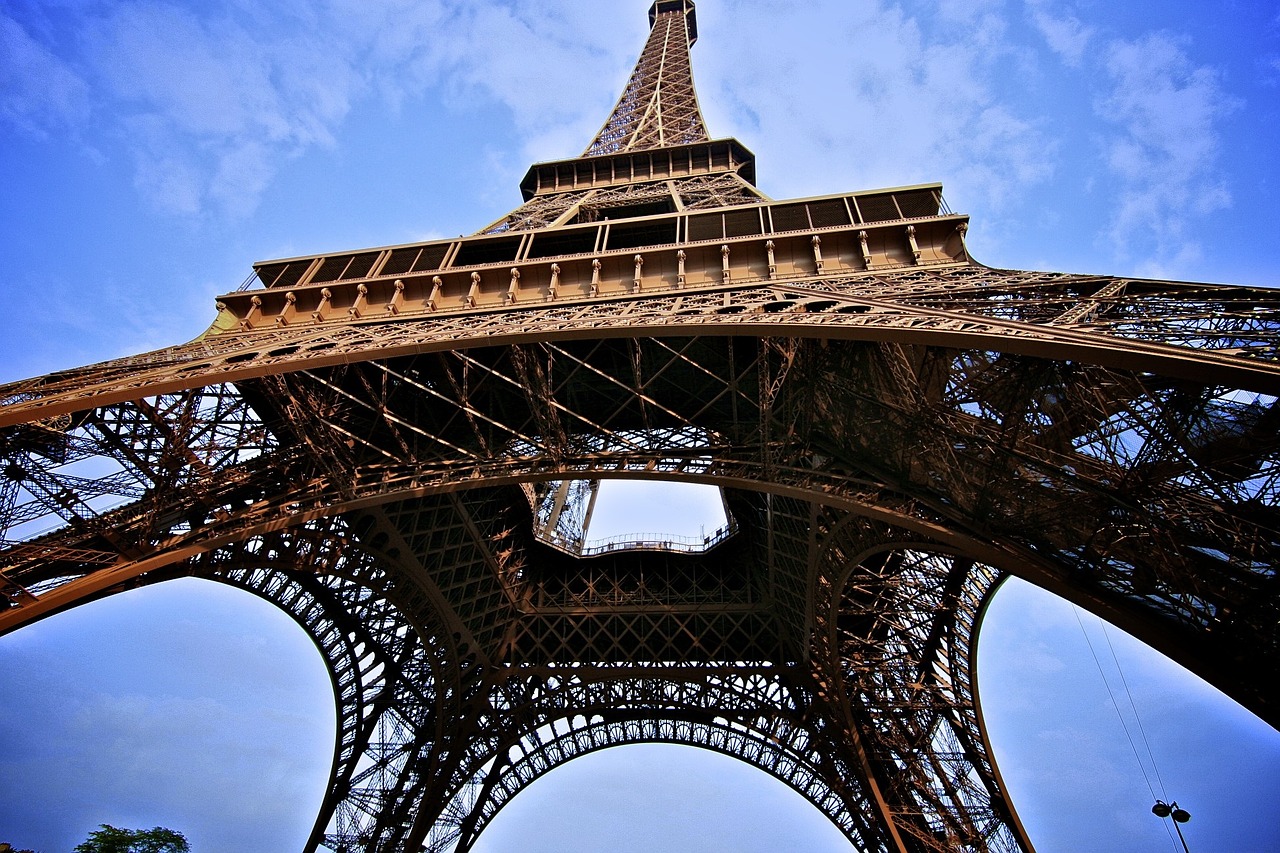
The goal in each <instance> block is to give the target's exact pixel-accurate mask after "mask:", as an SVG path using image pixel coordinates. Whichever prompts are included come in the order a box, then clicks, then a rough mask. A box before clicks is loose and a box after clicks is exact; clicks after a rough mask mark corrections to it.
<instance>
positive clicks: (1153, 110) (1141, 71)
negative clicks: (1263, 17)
mask: <svg viewBox="0 0 1280 853" xmlns="http://www.w3.org/2000/svg"><path fill="white" fill-rule="evenodd" d="M1185 43H1186V41H1185V40H1184V39H1179V38H1177V37H1175V36H1172V35H1169V34H1166V33H1155V34H1152V35H1148V36H1146V37H1145V38H1142V39H1139V40H1137V41H1116V42H1113V43H1112V44H1111V46H1110V48H1109V50H1108V51H1107V60H1106V70H1107V73H1108V75H1109V77H1110V80H1111V89H1110V91H1109V93H1108V94H1107V96H1106V97H1105V98H1102V99H1101V100H1099V101H1098V102H1097V104H1096V107H1095V108H1096V111H1097V113H1098V115H1099V116H1100V117H1101V118H1103V119H1104V120H1105V121H1107V122H1109V123H1111V124H1113V125H1116V126H1118V128H1119V133H1118V134H1117V135H1115V136H1113V137H1111V138H1109V139H1107V140H1106V141H1105V142H1104V146H1105V157H1106V163H1107V166H1108V168H1109V170H1110V172H1111V174H1112V176H1113V177H1114V179H1115V180H1116V181H1117V182H1118V187H1117V190H1116V192H1114V193H1113V196H1114V197H1115V198H1116V199H1117V206H1116V210H1115V213H1114V215H1113V217H1112V221H1111V240H1112V243H1113V246H1114V248H1115V250H1116V252H1117V254H1118V255H1120V256H1121V257H1124V258H1128V257H1134V256H1138V255H1140V254H1143V253H1145V254H1146V255H1147V256H1148V257H1147V260H1146V261H1145V263H1144V267H1145V272H1146V273H1147V274H1149V275H1159V274H1161V273H1162V271H1163V270H1165V269H1176V268H1177V267H1178V266H1180V265H1183V264H1186V263H1189V262H1190V261H1193V260H1194V259H1195V258H1196V257H1198V253H1199V251H1200V248H1199V245H1198V244H1197V242H1196V240H1195V238H1194V235H1193V234H1192V231H1191V227H1190V226H1191V223H1192V222H1193V221H1194V220H1195V219H1196V218H1197V217H1200V216H1205V215H1208V214H1210V213H1213V212H1214V211H1217V210H1221V209H1223V208H1225V207H1228V206H1229V205H1230V204H1231V195H1230V193H1229V192H1228V190H1227V187H1226V182H1225V178H1224V177H1223V175H1222V173H1221V171H1220V170H1219V168H1218V165H1217V157H1218V150H1219V147H1220V142H1221V139H1220V130H1219V123H1220V122H1221V121H1222V120H1223V119H1224V118H1225V117H1226V116H1227V115H1229V114H1230V113H1232V112H1234V111H1235V110H1236V109H1238V108H1239V107H1240V102H1239V101H1238V100H1237V99H1235V98H1233V97H1231V96H1230V95H1229V94H1227V92H1226V91H1225V89H1224V86H1223V83H1222V79H1221V75H1220V73H1219V72H1218V71H1216V70H1215V69H1213V68H1209V67H1204V66H1196V65H1194V64H1193V63H1192V61H1191V60H1190V59H1189V58H1188V56H1187V54H1186V52H1185V51H1184V49H1183V46H1184V44H1185Z"/></svg>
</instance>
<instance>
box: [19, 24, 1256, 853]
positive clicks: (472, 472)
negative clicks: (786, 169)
mask: <svg viewBox="0 0 1280 853" xmlns="http://www.w3.org/2000/svg"><path fill="white" fill-rule="evenodd" d="M693 15H694V10H693V4H692V3H691V2H687V0H685V1H684V2H661V3H657V4H655V6H654V9H653V12H652V20H653V24H654V31H653V32H654V35H653V36H652V38H651V40H650V42H649V45H648V46H647V47H646V49H645V54H644V56H643V57H642V59H641V62H640V66H639V68H638V69H637V74H636V76H635V77H633V80H632V83H631V84H629V86H628V90H627V94H625V95H624V97H623V101H622V104H621V105H620V107H619V110H618V112H617V113H616V114H615V117H614V118H613V119H611V120H610V124H609V125H607V126H606V133H604V134H602V137H601V138H602V140H604V139H609V140H612V141H610V142H608V143H607V147H606V148H604V149H602V150H601V151H599V152H597V151H595V147H596V145H602V144H605V143H602V142H600V141H597V143H596V144H594V145H593V149H592V152H589V153H592V154H593V156H589V157H586V158H580V159H579V160H575V161H567V162H565V163H553V164H542V165H540V166H537V167H535V168H534V169H533V170H531V172H530V176H529V177H528V178H526V181H525V184H524V189H525V193H526V199H527V203H526V205H525V206H524V207H522V208H520V209H519V210H517V211H516V212H515V213H513V214H512V215H511V216H509V217H507V218H505V219H503V220H501V221H500V222H499V223H498V224H497V225H495V226H492V227H491V228H489V229H486V230H485V231H484V232H481V233H480V234H478V235H476V236H474V237H471V238H462V239H459V240H456V241H440V242H433V243H424V244H417V245H413V246H394V247H388V248H385V249H376V250H367V251H363V252H354V253H340V254H335V255H327V256H322V257H315V258H295V259H287V260H282V261H276V262H269V263H264V264H260V265H258V266H257V268H256V272H257V275H258V278H259V279H260V280H261V283H262V285H263V287H262V288H258V289H253V290H246V291H243V292H237V293H234V294H227V295H226V296H224V297H223V299H222V303H221V308H220V311H219V315H218V318H217V320H216V321H215V323H214V325H213V327H212V328H211V329H210V330H209V332H208V333H206V334H205V335H204V336H202V337H201V338H200V339H199V340H197V341H194V342H191V343H188V344H183V345H179V346H175V347H171V348H168V349H165V350H160V351H158V352H154V353H150V354H147V355H143V356H138V357H134V358H129V359H122V360H119V361H114V362H110V363H106V364H101V365H95V366H91V367H86V368H83V369H79V370H73V371H67V372H64V373H60V374H55V375H51V376H45V377H40V378H37V379H33V380H29V381H25V382H17V383H13V384H11V385H8V386H5V387H3V388H0V456H2V457H3V461H2V464H3V470H2V476H0V529H3V540H2V541H0V593H3V596H4V598H3V604H4V609H3V610H0V631H8V630H13V629H16V628H18V627H20V626H22V625H25V624H29V623H30V622H32V621H34V620H37V619H40V618H43V617H45V616H48V615H50V614H53V613H57V612H60V611H62V610H65V609H67V608H70V607H74V606H76V605H77V604H80V603H82V602H85V601H90V600H93V599H95V598H98V597H101V596H104V595H110V594H113V593H116V592H119V591H122V590H126V589H130V588H133V587H134V586H137V585H139V584H146V583H156V582H160V581H164V580H167V579H169V578H173V577H177V576H196V577H202V578H209V579H213V580H217V581H221V582H224V583H229V584H233V585H236V586H239V587H241V588H244V589H247V590H249V591H251V592H254V593H256V594H258V595H260V596H262V597H263V598H265V599H267V600H269V601H271V602H273V603H275V604H276V605H277V606H279V607H280V608H281V609H283V610H284V611H286V612H287V613H289V614H290V615H291V616H292V617H293V618H294V619H295V620H296V621H297V622H298V624H300V625H301V626H302V627H303V629H304V630H306V631H307V632H308V633H309V634H310V635H311V636H312V637H313V638H314V640H315V642H316V645H317V647H318V648H319V649H320V651H321V653H322V655H323V657H324V659H325V661H326V663H327V665H328V667H329V671H330V674H331V676H332V678H333V685H334V692H335V697H336V700H337V716H338V732H337V743H336V746H335V753H334V762H333V768H332V774H331V777H330V780H329V784H328V786H327V788H326V795H325V798H324V802H323V806H322V810H321V813H320V815H319V818H318V820H317V822H316V825H315V830H314V832H313V833H312V835H311V838H310V840H309V841H308V844H307V848H306V850H307V851H317V850H329V851H335V853H339V852H340V853H347V852H348V851H370V852H372V851H380V852H382V851H405V850H410V851H419V850H431V851H449V850H453V851H466V850H469V849H471V847H472V846H473V845H474V843H475V841H476V839H477V838H478V837H479V835H480V833H481V832H482V831H483V830H484V828H485V827H486V826H487V825H488V824H489V822H490V821H492V820H493V818H494V816H495V815H496V814H497V813H498V811H499V810H500V809H501V808H502V806H503V805H504V804H506V803H507V802H509V801H510V800H511V799H512V798H513V797H514V796H516V795H517V794H518V793H519V792H520V791H522V790H523V789H524V788H525V787H527V786H528V785H529V784H531V783H532V782H533V781H535V780H537V779H538V778H540V777H541V776H542V774H544V773H546V772H547V771H548V770H550V769H552V768H554V767H557V766H559V765H560V764H562V763H564V762H565V761H569V760H571V759H573V758H575V757H577V756H580V755H584V754H587V753H590V752H592V751H595V750H599V749H603V748H606V747H610V746H617V745H620V744H628V743H642V742H667V743H678V744H689V745H694V746H698V747H702V748H705V749H710V750H715V751H718V752H721V753H724V754H726V755H730V756H733V757H736V758H738V759H741V760H742V761H744V762H747V763H749V764H751V765H753V766H756V767H759V768H760V769H762V770H764V771H765V772H767V773H770V774H772V775H774V776H776V777H777V778H778V779H781V780H782V781H783V782H785V783H786V784H788V785H790V786H791V787H792V788H794V789H795V790H796V791H798V792H799V793H800V794H801V795H803V796H804V797H806V798H807V799H808V800H809V801H810V802H811V803H813V804H814V806H815V807H816V808H818V809H819V810H820V811H821V812H822V813H823V814H825V815H826V816H827V817H829V818H830V819H831V820H832V821H833V822H834V823H835V824H836V825H837V826H838V827H839V828H840V829H841V830H842V831H843V832H844V833H845V835H846V836H848V838H849V840H850V842H851V843H852V844H853V845H854V846H855V847H856V848H857V849H860V850H865V851H885V853H918V851H973V852H974V853H977V852H978V851H1030V850H1031V849H1032V848H1031V843H1030V841H1029V840H1028V839H1027V838H1026V836H1025V833H1024V832H1023V830H1022V828H1021V826H1020V825H1019V823H1018V820H1017V817H1016V814H1015V813H1014V810H1013V808H1012V805H1011V804H1010V802H1009V800H1008V797H1007V795H1006V792H1005V790H1004V786H1003V784H1002V782H1001V779H1000V775H999V773H998V770H997V768H996V766H995V764H994V762H993V760H992V758H991V753H990V747H989V745H988V743H987V739H986V736H985V732H984V730H983V726H982V718H981V714H980V712H979V708H978V703H977V697H976V695H975V680H974V671H973V666H974V652H975V648H976V637H977V632H978V629H979V626H980V623H981V619H982V614H983V612H984V608H985V607H986V605H987V602H988V601H989V600H990V597H991V595H992V594H993V593H994V591H995V590H996V588H997V587H998V585H999V583H1000V581H1001V579H1002V578H1003V577H1005V576H1006V575H1007V574H1010V573H1012V574H1017V575H1019V576H1021V577H1024V578H1027V579H1029V580H1031V581H1032V582H1034V583H1037V584H1039V585H1041V586H1043V587H1045V588H1047V589H1050V590H1052V591H1054V592H1057V593H1059V594H1060V595H1063V596H1065V597H1066V598H1068V599H1070V600H1072V601H1074V602H1076V603H1078V604H1080V605H1082V606H1084V607H1086V608H1088V609H1090V610H1092V611H1093V612H1095V613H1098V614H1100V615H1102V616H1104V617H1106V618H1108V619H1110V620H1112V621H1114V622H1116V623H1117V624H1119V625H1121V626H1123V627H1124V628H1126V629H1127V630H1129V631H1131V632H1132V633H1134V634H1136V635H1137V636H1139V637H1141V638H1143V639H1145V640H1147V641H1148V642H1150V643H1151V644H1152V645H1154V646H1156V647H1157V648H1159V649H1161V650H1163V651H1164V652H1166V653H1167V654H1170V655H1171V656H1172V657H1174V658H1175V659H1177V660H1179V661H1180V662H1182V663H1183V664H1185V665H1187V666H1188V667H1190V668H1191V669H1192V670H1194V671H1196V672H1198V673H1200V674H1201V675H1203V676H1204V677H1206V678H1207V679H1208V680H1210V681H1211V682H1213V683H1215V684H1217V685H1218V686H1219V687H1221V688H1222V689H1223V690H1225V691H1226V692H1227V693H1228V694H1230V695H1232V696H1233V697H1235V698H1236V699H1238V700H1239V701H1241V702H1242V703H1244V704H1245V705H1246V706H1248V707H1249V708H1251V709H1253V710H1254V711H1256V712H1257V713H1258V714H1260V715H1261V716H1263V717H1264V718H1265V719H1267V720H1269V721H1270V722H1272V723H1273V724H1274V723H1276V722H1277V721H1278V720H1280V689H1278V688H1277V687H1276V685H1275V682H1274V679H1270V678H1266V677H1262V675H1261V674H1264V673H1270V672H1275V671H1276V669H1277V667H1278V666H1280V632H1278V631H1277V627H1276V626H1277V625H1278V624H1280V597H1278V596H1277V594H1276V592H1277V590H1276V585H1277V582H1278V581H1277V576H1276V566H1277V556H1278V554H1280V510H1278V506H1280V500H1278V499H1280V465H1278V464H1277V457H1278V455H1280V429H1278V428H1277V427H1278V426H1280V407H1277V402H1276V394H1277V393H1278V392H1280V353H1278V352H1277V341H1278V340H1280V298H1278V297H1277V295H1276V293H1275V292H1274V291H1269V290H1263V289H1250V288H1241V287H1229V286H1221V285H1200V284H1188V283H1179V282H1164V281H1149V280H1134V279H1122V278H1113V277H1104V276H1078V275H1065V274H1058V273H1036V272H1023V271H1010V270H998V269H991V268H988V267H985V266H982V265H980V264H978V263H976V262H974V261H973V260H972V259H971V258H970V257H969V255H968V253H967V250H966V248H965V242H964V237H965V231H966V229H967V220H966V219H965V217H963V216H957V215H954V214H952V213H950V212H949V211H948V210H947V209H946V207H945V205H944V204H943V203H942V199H941V196H940V188H938V187H936V186H932V185H931V186H925V187H907V188H901V189H896V190H887V191H876V192H869V193H855V194H850V195H844V196H829V197H824V198H819V199H803V200H793V201H787V202H773V201H771V200H768V199H766V198H764V196H763V195H761V194H759V193H758V192H757V191H755V190H754V187H753V186H752V183H751V182H752V179H753V178H752V176H753V168H754V167H753V165H752V163H751V158H750V154H749V152H746V150H745V149H743V148H742V147H741V146H740V145H738V144H737V143H736V142H732V141H707V140H706V139H705V136H704V135H699V134H701V133H702V131H701V127H702V125H701V121H700V119H699V120H698V121H697V122H692V121H691V120H690V118H689V114H688V113H687V112H681V111H680V109H678V108H677V107H675V106H673V103H674V102H676V101H678V102H679V103H681V104H684V105H685V107H688V108H690V109H693V110H694V111H695V112H696V99H694V98H693V96H692V88H691V86H692V84H691V77H689V75H688V62H687V61H688V55H687V54H688V50H687V48H688V46H689V43H690V42H691V37H690V36H691V34H692V33H693V32H694V31H695V28H694V25H693ZM673 39H674V41H673ZM663 75H671V76H670V78H668V77H666V76H663ZM685 84H688V86H689V91H688V93H685V94H681V92H683V90H682V89H681V88H680V86H683V85H685ZM677 95H679V97H676V96H677ZM690 105H692V106H690ZM642 106H643V109H642ZM637 116H640V117H639V118H637ZM654 122H656V123H657V124H656V125H655V124H654ZM668 122H674V124H665V123H668ZM664 127H665V129H664ZM691 127H696V128H697V129H698V132H697V133H696V134H695V133H693V132H692V131H690V130H689V128H691ZM609 128H615V129H614V130H612V131H611V130H609ZM641 131H643V132H644V133H645V134H656V136H654V137H652V138H649V137H646V138H647V139H649V141H647V142H640V141H637V140H640V139H641V135H640V134H641ZM655 139H656V140H657V141H656V142H655V141H654V140H655ZM627 140H630V141H627ZM645 145H648V146H654V145H656V146H659V147H657V148H651V150H644V151H640V152H639V153H637V151H636V150H635V149H638V148H642V147H644V146H645ZM606 478H636V479H661V480H668V481H673V482H692V483H703V484H711V485H715V486H719V487H720V488H721V489H722V490H723V494H724V498H725V505H726V508H727V510H728V514H729V517H730V524H729V526H728V527H726V528H725V529H724V530H722V531H719V532H717V533H716V534H714V535H711V536H708V537H706V539H705V541H703V542H700V543H696V542H695V543H677V542H673V541H670V540H667V541H661V540H658V541H633V542H627V543H610V544H607V545H605V546H600V547H591V545H590V543H587V542H585V541H584V540H583V536H582V529H583V527H584V526H585V524H586V521H585V519H586V517H587V516H588V515H589V513H590V507H589V501H590V500H591V496H592V495H593V494H594V487H593V485H592V484H594V483H596V482H598V481H599V480H601V479H606ZM584 503H585V504H586V505H585V506H584Z"/></svg>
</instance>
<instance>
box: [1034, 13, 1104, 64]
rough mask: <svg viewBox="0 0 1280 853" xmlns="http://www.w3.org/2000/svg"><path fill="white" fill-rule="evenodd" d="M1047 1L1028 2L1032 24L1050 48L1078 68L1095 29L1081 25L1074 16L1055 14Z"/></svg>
mask: <svg viewBox="0 0 1280 853" xmlns="http://www.w3.org/2000/svg"><path fill="white" fill-rule="evenodd" d="M1048 5H1049V4H1048V2H1047V0H1027V11H1028V13H1029V14H1030V16H1031V22H1032V23H1033V24H1035V26H1036V29H1038V30H1039V31H1040V34H1041V35H1042V36H1044V39H1045V41H1046V42H1048V44H1049V48H1050V49H1051V50H1052V51H1053V52H1054V53H1056V54H1058V56H1060V57H1062V60H1063V61H1064V62H1066V63H1067V64H1068V65H1071V66H1073V67H1074V66H1078V65H1079V64H1080V60H1081V59H1083V58H1084V52H1085V49H1086V48H1087V47H1088V46H1089V41H1090V40H1091V39H1092V38H1093V35H1094V29H1093V28H1092V27H1089V26H1086V25H1085V24H1083V23H1081V21H1080V19H1079V18H1077V17H1076V16H1074V15H1071V14H1066V13H1059V14H1055V13H1054V12H1053V11H1051V10H1050V9H1049V8H1048Z"/></svg>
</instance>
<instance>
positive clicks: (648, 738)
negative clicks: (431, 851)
mask: <svg viewBox="0 0 1280 853" xmlns="http://www.w3.org/2000/svg"><path fill="white" fill-rule="evenodd" d="M629 724H630V725H629ZM552 725H553V726H554V723H553V724H552ZM645 743H657V744H670V745H674V746H687V747H692V748H696V749H703V750H707V751H709V752H714V753H717V754H720V755H724V756H727V757H729V758H733V759H736V760H738V761H741V762H742V763H744V764H746V765H748V766H750V767H754V768H755V769H757V770H760V771H762V772H764V773H766V774H768V775H769V776H771V777H773V778H774V779H777V780H778V781H780V782H782V783H783V784H784V785H786V786H787V787H788V788H790V789H791V790H793V791H795V792H796V793H797V794H799V795H800V796H801V797H803V798H804V799H805V800H806V801H808V803H809V804H810V805H812V806H813V807H814V808H816V809H817V810H818V811H819V812H820V813H821V814H822V815H823V816H824V817H825V818H827V820H829V821H830V822H831V823H832V824H833V825H835V826H836V828H838V829H839V830H840V831H841V832H842V833H843V834H844V835H845V837H846V838H848V839H849V841H850V842H851V843H853V844H860V843H862V844H865V842H866V839H865V838H864V837H862V832H863V831H865V830H864V827H863V826H862V825H861V821H859V820H855V819H854V817H853V816H852V815H850V814H849V802H848V801H847V800H845V799H843V798H842V797H841V795H840V794H839V793H838V792H836V791H834V790H832V788H831V787H830V786H829V785H827V784H826V782H825V780H824V779H823V778H822V776H821V774H820V772H819V771H818V770H817V769H816V768H815V767H814V766H813V765H812V763H811V762H810V761H809V760H807V759H806V758H805V757H804V756H802V755H800V754H799V753H797V752H796V751H795V750H794V749H791V748H788V747H787V746H785V745H783V744H780V743H778V742H777V741H775V740H774V739H773V736H771V735H768V734H766V733H764V732H761V731H756V730H744V729H740V728H735V727H733V726H730V725H728V724H727V723H719V724H717V723H705V722H697V721H689V720H685V719H676V718H654V717H637V718H636V719H633V720H619V719H615V720H610V721H605V720H603V719H601V720H599V721H593V722H591V723H590V724H589V725H587V726H584V727H581V728H576V729H570V730H568V731H565V732H564V733H562V734H558V735H557V736H556V738H555V740H553V741H551V742H544V743H542V744H540V745H539V746H538V749H537V750H534V751H528V752H524V753H523V754H522V755H521V757H520V758H519V759H518V760H517V761H516V762H513V763H510V764H505V765H501V766H498V765H495V766H494V767H493V768H492V769H491V770H490V771H489V772H488V773H487V774H486V775H485V778H484V780H483V781H482V782H480V783H479V784H478V785H477V786H476V787H477V788H478V789H479V790H478V797H477V806H476V807H475V808H474V810H473V812H472V816H473V822H472V824H471V826H470V827H469V831H467V829H464V830H463V832H462V834H461V838H460V842H459V844H458V847H457V849H456V853H466V851H469V850H470V849H471V847H472V845H474V844H475V843H476V842H477V841H478V840H479V838H480V836H481V834H482V833H483V832H484V830H485V829H486V828H487V827H488V826H489V824H490V823H492V822H493V820H494V819H495V818H496V817H497V816H498V814H499V813H500V812H501V811H502V809H503V807H504V806H506V805H507V804H508V803H510V802H511V801H512V800H513V799H515V797H516V796H518V795H519V794H520V793H521V792H522V791H524V790H525V789H527V788H528V787H529V786H530V785H532V784H533V783H534V782H536V781H538V780H539V779H541V778H542V777H543V776H544V775H546V774H547V773H549V772H551V771H552V770H554V769H556V768H558V767H561V766H563V765H565V764H567V763H569V762H570V761H572V760H574V759H576V758H582V757H584V756H587V755H592V754H595V753H598V752H601V751H604V750H608V749H612V748H614V747H616V746H629V745H635V744H645Z"/></svg>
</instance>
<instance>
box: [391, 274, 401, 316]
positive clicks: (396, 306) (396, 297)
mask: <svg viewBox="0 0 1280 853" xmlns="http://www.w3.org/2000/svg"><path fill="white" fill-rule="evenodd" d="M395 286H396V292H395V293H393V294H391V301H390V302H388V303H387V313H388V314H392V315H394V314H399V313H400V306H402V305H404V282H403V281H401V280H400V279H396V285H395Z"/></svg>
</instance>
